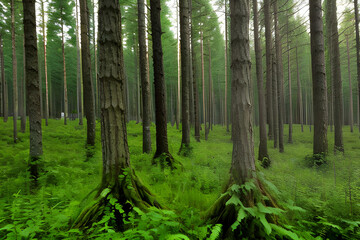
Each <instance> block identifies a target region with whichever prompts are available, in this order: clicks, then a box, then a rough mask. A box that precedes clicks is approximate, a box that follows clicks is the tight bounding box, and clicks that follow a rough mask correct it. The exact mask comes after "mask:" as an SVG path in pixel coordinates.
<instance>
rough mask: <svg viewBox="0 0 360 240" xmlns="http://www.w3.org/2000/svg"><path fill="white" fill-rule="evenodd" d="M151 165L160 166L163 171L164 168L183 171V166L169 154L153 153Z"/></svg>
mask: <svg viewBox="0 0 360 240" xmlns="http://www.w3.org/2000/svg"><path fill="white" fill-rule="evenodd" d="M152 164H153V165H158V164H160V166H161V169H164V168H165V167H170V169H171V170H174V169H178V168H180V169H183V167H184V166H183V165H182V163H181V162H179V161H177V160H175V159H174V157H173V156H172V155H171V154H170V153H162V154H158V153H155V155H154V157H153V159H152Z"/></svg>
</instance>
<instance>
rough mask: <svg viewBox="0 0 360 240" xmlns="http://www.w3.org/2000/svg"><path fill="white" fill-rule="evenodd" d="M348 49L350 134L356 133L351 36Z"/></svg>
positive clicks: (347, 42)
mask: <svg viewBox="0 0 360 240" xmlns="http://www.w3.org/2000/svg"><path fill="white" fill-rule="evenodd" d="M346 49H347V60H348V76H349V108H350V109H349V125H350V132H354V109H353V93H352V84H351V69H350V51H349V36H346Z"/></svg>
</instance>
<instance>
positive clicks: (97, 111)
mask: <svg viewBox="0 0 360 240" xmlns="http://www.w3.org/2000/svg"><path fill="white" fill-rule="evenodd" d="M92 4H93V14H92V21H93V44H94V68H95V86H96V91H95V117H96V118H100V97H99V96H100V88H99V77H98V62H97V50H96V49H97V42H96V24H95V14H96V13H95V0H93V1H92Z"/></svg>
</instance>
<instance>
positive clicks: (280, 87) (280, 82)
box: [273, 0, 285, 152]
mask: <svg viewBox="0 0 360 240" xmlns="http://www.w3.org/2000/svg"><path fill="white" fill-rule="evenodd" d="M277 2H278V1H277V0H275V1H274V3H273V4H274V5H273V8H274V26H275V51H276V63H277V64H276V73H277V75H276V76H277V93H278V114H279V119H278V120H279V125H278V127H279V151H280V152H284V105H285V103H284V73H283V62H282V48H281V39H280V30H279V26H278V25H279V20H278V7H277Z"/></svg>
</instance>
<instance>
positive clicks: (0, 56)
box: [0, 33, 9, 122]
mask: <svg viewBox="0 0 360 240" xmlns="http://www.w3.org/2000/svg"><path fill="white" fill-rule="evenodd" d="M0 67H1V85H2V93H1V94H2V95H3V101H2V103H1V104H2V105H3V116H4V119H3V121H4V122H7V120H8V114H9V105H8V87H7V82H6V79H5V60H4V43H3V40H2V34H1V33H0Z"/></svg>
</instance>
